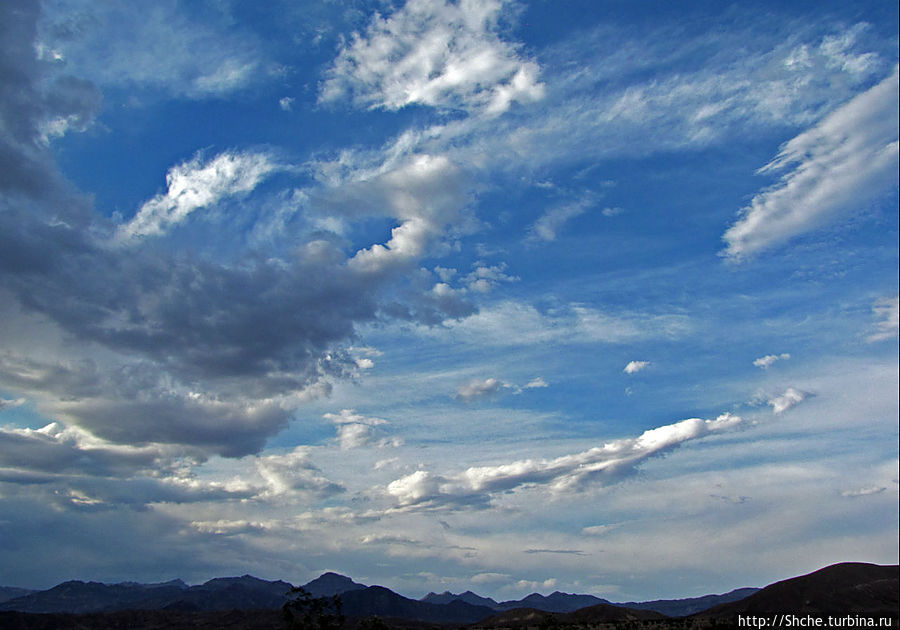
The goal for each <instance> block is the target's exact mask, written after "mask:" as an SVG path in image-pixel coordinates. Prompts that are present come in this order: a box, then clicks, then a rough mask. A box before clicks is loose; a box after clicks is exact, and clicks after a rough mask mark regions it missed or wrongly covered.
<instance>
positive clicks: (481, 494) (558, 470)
mask: <svg viewBox="0 0 900 630" xmlns="http://www.w3.org/2000/svg"><path fill="white" fill-rule="evenodd" d="M742 422H743V421H742V419H741V418H740V417H738V416H733V415H731V414H728V413H726V414H722V415H721V416H719V417H718V418H716V419H715V420H702V419H700V418H691V419H689V420H682V421H681V422H677V423H675V424H670V425H666V426H662V427H658V428H656V429H651V430H648V431H645V432H644V433H642V434H641V435H640V436H638V437H637V438H623V439H619V440H613V441H611V442H608V443H606V444H604V445H602V446H598V447H595V448H592V449H589V450H587V451H583V452H581V453H576V454H573V455H564V456H562V457H557V458H556V459H550V460H546V459H543V460H532V459H526V460H520V461H515V462H512V463H509V464H501V465H497V466H474V467H471V468H468V469H466V470H464V471H463V472H460V473H456V474H452V475H447V476H443V475H438V474H435V473H431V472H429V471H427V470H417V471H416V472H414V473H412V474H410V475H407V476H405V477H401V478H400V479H397V480H395V481H392V482H391V483H390V484H388V485H387V488H386V491H387V493H388V495H390V496H391V497H393V498H394V500H395V501H396V502H397V505H398V506H399V507H401V508H404V507H423V508H433V507H442V506H448V505H457V506H459V505H466V506H470V507H477V506H484V505H487V504H489V503H490V501H491V499H492V498H493V496H494V495H496V494H499V493H506V492H509V491H512V490H515V489H518V488H522V487H531V486H540V487H546V488H548V489H550V491H552V492H556V493H564V492H570V491H573V490H578V489H580V488H582V487H584V486H586V485H589V484H591V483H594V482H597V481H601V482H606V483H614V482H615V481H617V480H619V479H621V478H622V477H625V476H627V475H629V474H631V473H632V472H633V471H634V469H635V467H636V466H637V465H638V464H640V463H641V462H642V461H643V460H645V459H647V458H649V457H652V456H654V455H658V454H660V453H663V452H665V451H667V450H669V449H671V448H673V447H675V446H678V445H679V444H682V443H684V442H686V441H689V440H693V439H697V438H700V437H703V436H705V435H709V434H710V433H715V432H719V431H723V430H728V429H732V428H735V427H737V426H739V425H741V424H742Z"/></svg>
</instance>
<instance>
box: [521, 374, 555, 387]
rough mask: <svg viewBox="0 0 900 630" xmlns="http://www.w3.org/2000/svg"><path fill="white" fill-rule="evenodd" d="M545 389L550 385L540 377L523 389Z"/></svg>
mask: <svg viewBox="0 0 900 630" xmlns="http://www.w3.org/2000/svg"><path fill="white" fill-rule="evenodd" d="M544 387H550V385H548V384H547V381H545V380H544V379H543V378H541V377H540V376H538V377H536V378H533V379H531V380H530V381H528V383H526V384H525V386H524V387H522V389H540V388H544Z"/></svg>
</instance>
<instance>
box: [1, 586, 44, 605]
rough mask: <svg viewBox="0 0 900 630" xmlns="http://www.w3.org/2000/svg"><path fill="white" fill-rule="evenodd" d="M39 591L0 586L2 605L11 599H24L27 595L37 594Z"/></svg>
mask: <svg viewBox="0 0 900 630" xmlns="http://www.w3.org/2000/svg"><path fill="white" fill-rule="evenodd" d="M36 592H37V591H33V590H31V589H27V588H17V587H15V586H0V604H2V603H3V602H5V601H9V600H10V599H15V598H16V597H24V596H25V595H31V594H32V593H36Z"/></svg>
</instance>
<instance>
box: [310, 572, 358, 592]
mask: <svg viewBox="0 0 900 630" xmlns="http://www.w3.org/2000/svg"><path fill="white" fill-rule="evenodd" d="M303 588H304V589H305V590H306V592H307V593H309V594H310V595H312V596H313V597H331V596H333V595H340V594H342V593H346V592H348V591H361V590H362V589H364V588H366V585H365V584H358V583H357V582H354V581H353V580H351V579H350V578H348V577H347V576H345V575H340V574H338V573H331V572H330V571H329V572H328V573H323V574H322V575H320V576H319V577H317V578H316V579H315V580H312V581H311V582H307V583H306V584H304V585H303Z"/></svg>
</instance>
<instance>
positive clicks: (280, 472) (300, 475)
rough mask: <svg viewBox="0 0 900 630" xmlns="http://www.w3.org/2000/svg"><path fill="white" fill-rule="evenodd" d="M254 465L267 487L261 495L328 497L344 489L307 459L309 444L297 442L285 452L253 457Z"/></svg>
mask: <svg viewBox="0 0 900 630" xmlns="http://www.w3.org/2000/svg"><path fill="white" fill-rule="evenodd" d="M256 469H257V471H258V472H259V474H260V476H261V477H262V478H263V479H264V480H265V482H266V484H267V486H268V491H267V492H266V493H265V494H264V495H263V496H268V497H271V496H283V495H294V494H300V495H311V496H317V497H328V496H332V495H335V494H340V493H342V492H344V487H343V486H342V485H341V484H339V483H335V482H333V481H330V480H329V479H327V478H326V477H325V476H323V475H322V472H321V471H320V470H319V469H318V468H317V467H316V466H315V465H314V464H313V463H312V462H311V461H310V458H309V448H308V447H304V446H298V447H296V448H295V449H294V450H293V451H290V452H289V453H285V454H284V455H265V456H263V457H258V458H257V459H256Z"/></svg>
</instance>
